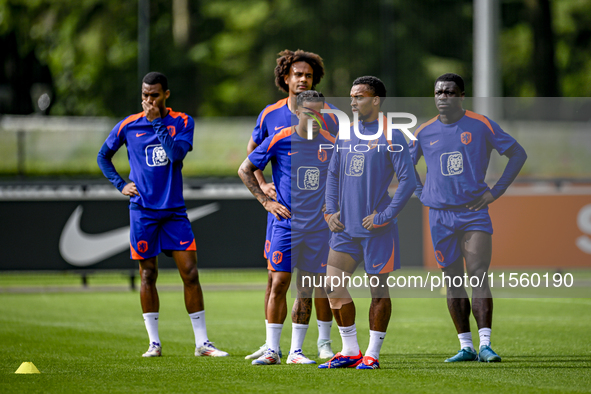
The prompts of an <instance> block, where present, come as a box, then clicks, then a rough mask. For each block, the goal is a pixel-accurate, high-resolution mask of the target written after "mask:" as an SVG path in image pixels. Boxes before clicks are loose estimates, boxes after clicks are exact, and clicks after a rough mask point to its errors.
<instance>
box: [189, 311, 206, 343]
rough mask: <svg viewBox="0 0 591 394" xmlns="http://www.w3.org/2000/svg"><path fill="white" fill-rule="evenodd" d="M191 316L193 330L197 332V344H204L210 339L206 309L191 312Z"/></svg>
mask: <svg viewBox="0 0 591 394" xmlns="http://www.w3.org/2000/svg"><path fill="white" fill-rule="evenodd" d="M189 317H190V318H191V324H192V325H193V332H195V346H197V347H199V346H203V344H204V343H205V342H208V341H209V339H208V338H207V328H206V327H205V311H199V312H193V313H189Z"/></svg>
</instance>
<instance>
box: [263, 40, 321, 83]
mask: <svg viewBox="0 0 591 394" xmlns="http://www.w3.org/2000/svg"><path fill="white" fill-rule="evenodd" d="M297 62H306V63H308V64H309V65H310V67H312V73H313V74H312V89H314V88H315V87H316V85H318V84H319V83H320V81H321V80H322V77H324V63H323V61H322V58H321V57H320V56H318V55H317V54H315V53H312V52H305V51H302V50H301V49H298V50H297V51H295V52H294V51H290V50H289V49H286V50H284V51H281V52H279V57H278V58H277V67H275V85H277V87H278V88H279V89H280V90H283V91H284V92H285V93H289V86H287V84H286V83H285V77H286V76H288V75H289V70H290V69H291V65H292V64H294V63H297Z"/></svg>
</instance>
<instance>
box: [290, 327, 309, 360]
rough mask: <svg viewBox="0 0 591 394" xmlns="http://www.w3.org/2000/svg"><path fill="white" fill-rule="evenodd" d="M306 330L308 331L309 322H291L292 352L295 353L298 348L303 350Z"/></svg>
mask: <svg viewBox="0 0 591 394" xmlns="http://www.w3.org/2000/svg"><path fill="white" fill-rule="evenodd" d="M306 332H308V325H307V324H298V323H291V350H290V351H289V352H290V353H293V352H295V351H296V350H302V345H303V344H304V338H305V337H306Z"/></svg>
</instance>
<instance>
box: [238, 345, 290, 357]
mask: <svg viewBox="0 0 591 394" xmlns="http://www.w3.org/2000/svg"><path fill="white" fill-rule="evenodd" d="M268 348H269V347H268V346H267V344H266V343H265V344H263V346H261V347H260V348H259V350H257V351H256V352H254V353H253V354H249V355H248V356H246V357H244V359H245V360H256V359H257V358H259V357H261V356H262V355H263V354H265V350H267V349H268ZM282 356H283V354H282V353H281V348H279V358H281V357H282Z"/></svg>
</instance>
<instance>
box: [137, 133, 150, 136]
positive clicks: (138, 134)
mask: <svg viewBox="0 0 591 394" xmlns="http://www.w3.org/2000/svg"><path fill="white" fill-rule="evenodd" d="M146 134H147V133H141V134H140V133H135V136H136V137H141V136H142V135H146Z"/></svg>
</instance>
